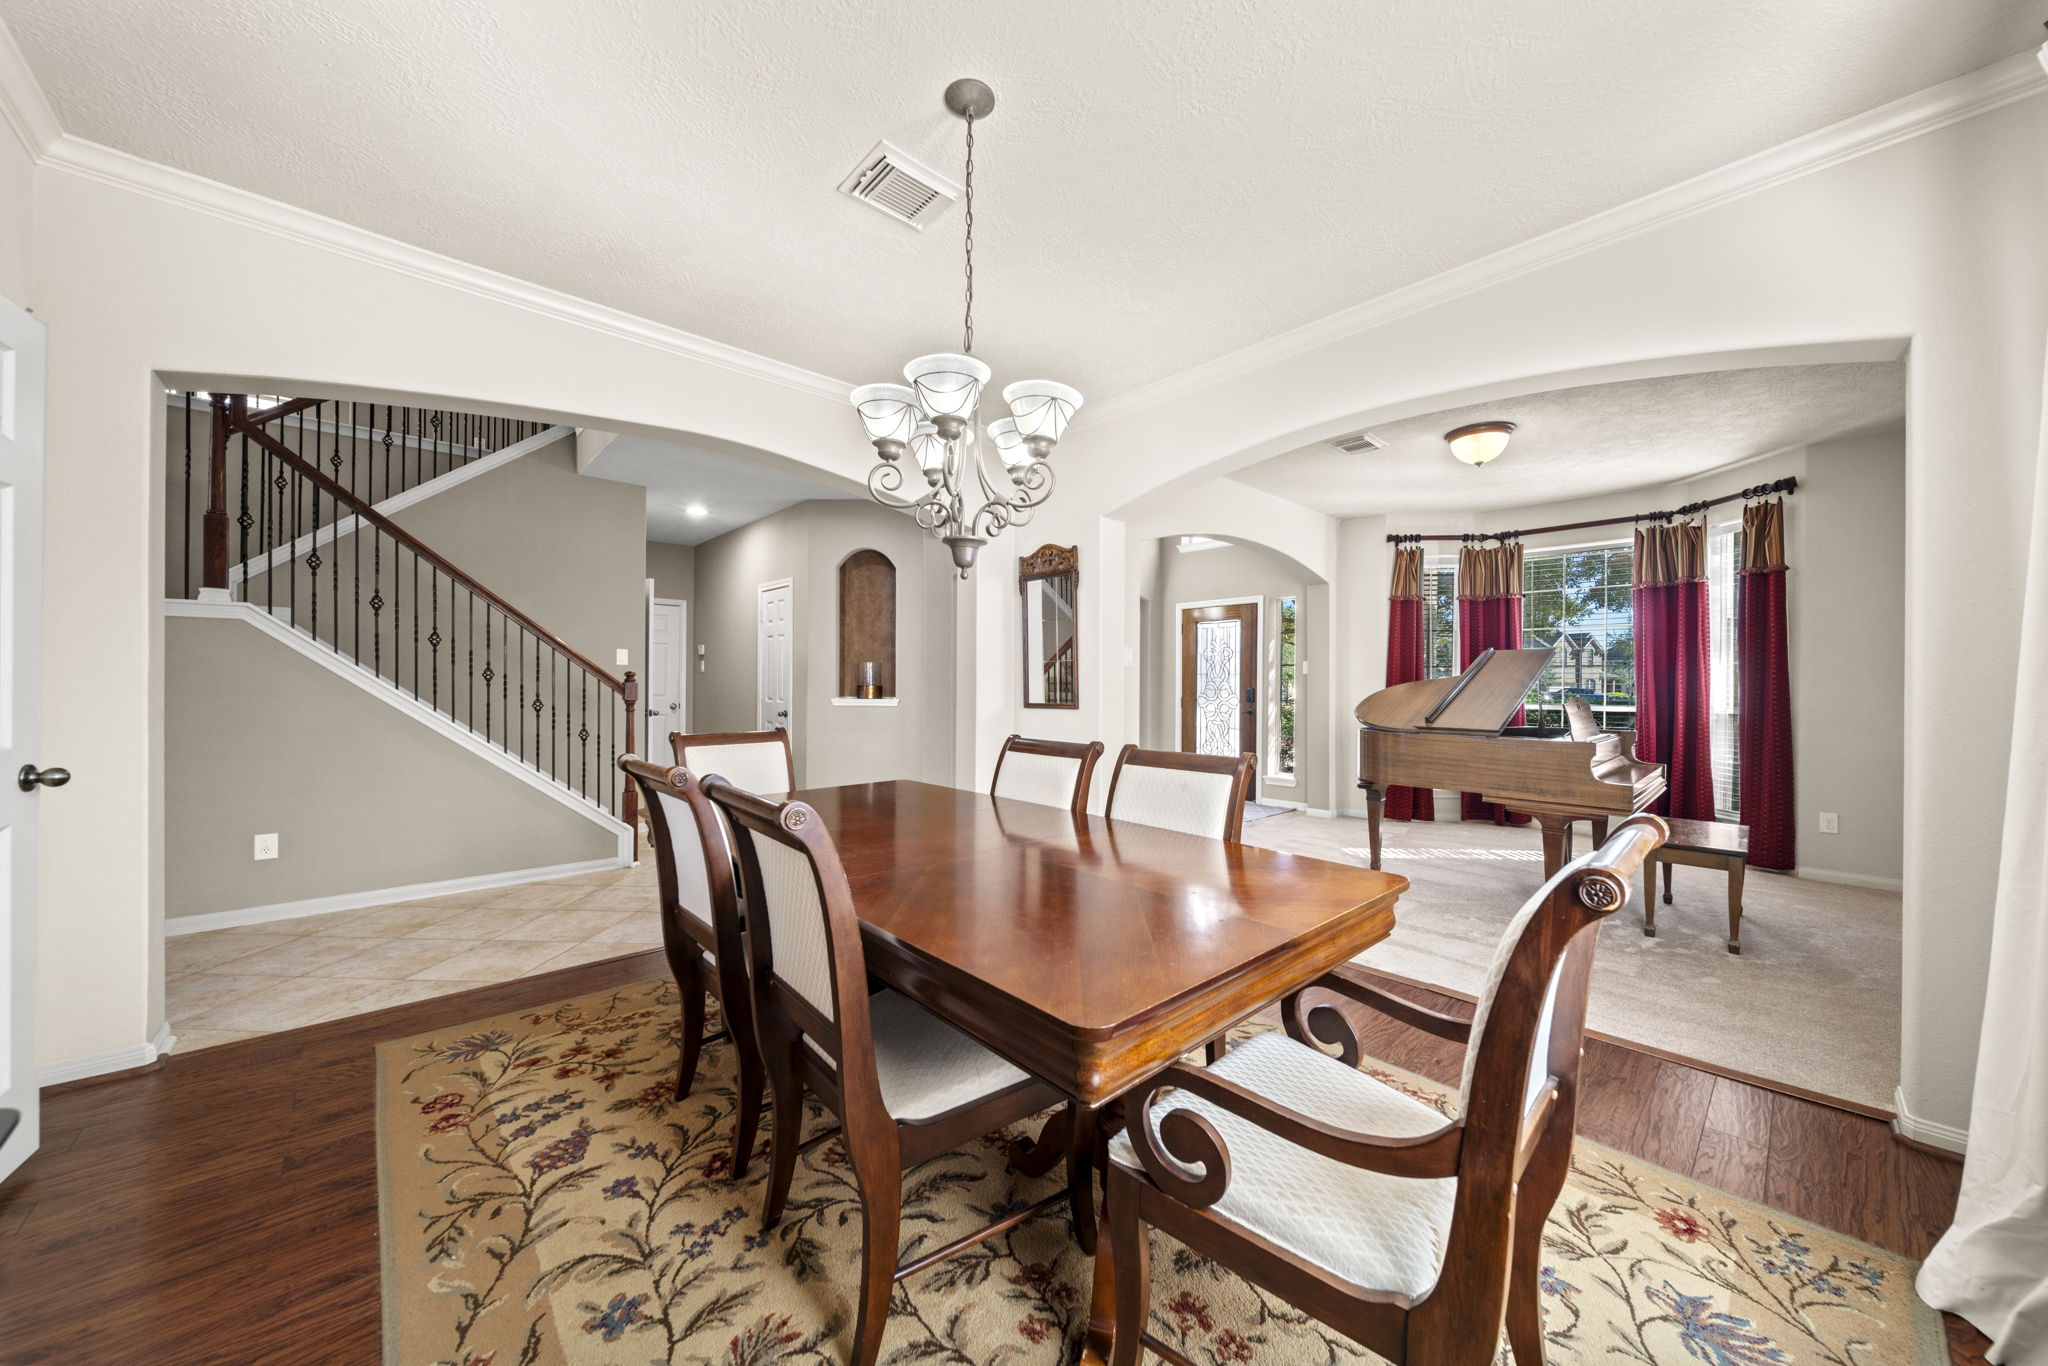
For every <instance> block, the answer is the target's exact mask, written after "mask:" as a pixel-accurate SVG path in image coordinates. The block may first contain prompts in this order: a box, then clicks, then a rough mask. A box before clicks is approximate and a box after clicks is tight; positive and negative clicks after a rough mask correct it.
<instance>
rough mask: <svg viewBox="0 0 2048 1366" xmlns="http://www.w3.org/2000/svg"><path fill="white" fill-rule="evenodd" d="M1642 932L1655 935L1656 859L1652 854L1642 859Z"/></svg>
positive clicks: (1651, 936) (1652, 937) (1649, 935)
mask: <svg viewBox="0 0 2048 1366" xmlns="http://www.w3.org/2000/svg"><path fill="white" fill-rule="evenodd" d="M1643 933H1644V934H1645V935H1646V936H1648V937H1649V938H1651V939H1655V938H1656V937H1657V861H1656V856H1655V855H1654V854H1653V855H1651V856H1650V857H1649V858H1646V859H1644V860H1643Z"/></svg>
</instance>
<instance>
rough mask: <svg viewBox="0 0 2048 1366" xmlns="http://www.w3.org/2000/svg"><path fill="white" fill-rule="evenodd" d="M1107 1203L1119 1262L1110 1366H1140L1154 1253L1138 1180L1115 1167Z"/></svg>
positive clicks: (1111, 1173) (1112, 1167)
mask: <svg viewBox="0 0 2048 1366" xmlns="http://www.w3.org/2000/svg"><path fill="white" fill-rule="evenodd" d="M1105 1202H1106V1203H1107V1204H1108V1206H1109V1210H1108V1214H1109V1224H1110V1237H1109V1241H1110V1244H1111V1248H1112V1254H1111V1255H1112V1256H1113V1257H1114V1258H1115V1261H1116V1337H1115V1339H1114V1340H1113V1344H1112V1347H1111V1352H1110V1358H1109V1366H1138V1358H1139V1356H1140V1348H1141V1346H1142V1345H1143V1344H1142V1343H1141V1342H1140V1341H1139V1338H1140V1337H1141V1336H1142V1335H1143V1334H1144V1332H1145V1323H1146V1319H1147V1317H1148V1316H1149V1315H1150V1313H1151V1309H1152V1251H1151V1248H1150V1247H1149V1246H1147V1244H1146V1240H1145V1225H1144V1221H1143V1220H1141V1219H1139V1218H1138V1183H1137V1178H1135V1177H1133V1176H1131V1175H1130V1174H1129V1173H1128V1172H1126V1171H1125V1170H1123V1169H1122V1168H1120V1167H1117V1166H1116V1165H1114V1164H1112V1165H1111V1167H1110V1171H1109V1190H1108V1193H1107V1195H1106V1196H1105Z"/></svg>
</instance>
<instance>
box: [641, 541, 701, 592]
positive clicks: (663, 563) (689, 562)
mask: <svg viewBox="0 0 2048 1366" xmlns="http://www.w3.org/2000/svg"><path fill="white" fill-rule="evenodd" d="M647 577H648V578H650V579H653V580H654V596H655V597H657V598H680V599H681V600H682V601H684V602H688V601H689V600H690V599H691V598H692V597H693V596H695V595H696V592H697V547H695V546H693V545H670V544H668V542H666V541H649V542H648V543H647Z"/></svg>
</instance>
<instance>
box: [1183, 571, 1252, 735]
mask: <svg viewBox="0 0 2048 1366" xmlns="http://www.w3.org/2000/svg"><path fill="white" fill-rule="evenodd" d="M1180 747H1181V750H1182V751H1183V752H1184V753H1189V754H1247V753H1251V754H1256V753H1257V752H1258V748H1259V606H1258V604H1257V603H1255V602H1234V603H1229V604H1226V605H1224V606H1220V607H1185V608H1182V609H1181V614H1180Z"/></svg>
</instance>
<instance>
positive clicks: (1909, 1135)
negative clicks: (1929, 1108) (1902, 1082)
mask: <svg viewBox="0 0 2048 1366" xmlns="http://www.w3.org/2000/svg"><path fill="white" fill-rule="evenodd" d="M1892 1111H1893V1115H1894V1118H1893V1119H1892V1132H1893V1133H1895V1134H1897V1135H1898V1136H1899V1137H1900V1138H1905V1139H1911V1140H1912V1141H1913V1142H1915V1143H1924V1144H1926V1145H1927V1146H1928V1147H1930V1148H1940V1149H1941V1150H1942V1151H1944V1152H1951V1153H1960V1152H1964V1151H1967V1150H1968V1148H1969V1143H1970V1131H1969V1130H1968V1129H1958V1128H1957V1127H1956V1126H1955V1125H1953V1124H1937V1123H1936V1122H1935V1121H1933V1120H1931V1119H1921V1118H1920V1117H1919V1116H1917V1115H1915V1114H1914V1113H1913V1112H1912V1111H1911V1110H1909V1109H1908V1108H1906V1088H1905V1087H1903V1086H1900V1087H1896V1088H1894V1089H1893V1091H1892Z"/></svg>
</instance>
